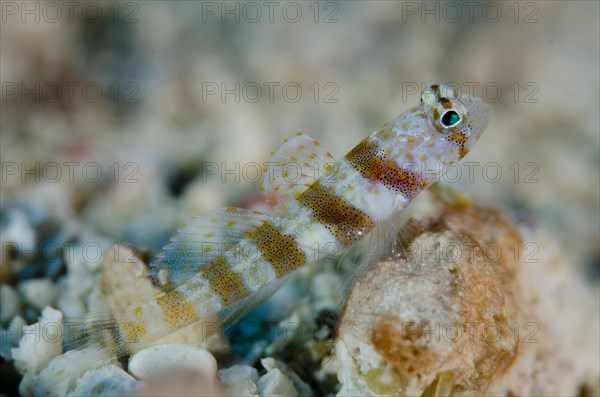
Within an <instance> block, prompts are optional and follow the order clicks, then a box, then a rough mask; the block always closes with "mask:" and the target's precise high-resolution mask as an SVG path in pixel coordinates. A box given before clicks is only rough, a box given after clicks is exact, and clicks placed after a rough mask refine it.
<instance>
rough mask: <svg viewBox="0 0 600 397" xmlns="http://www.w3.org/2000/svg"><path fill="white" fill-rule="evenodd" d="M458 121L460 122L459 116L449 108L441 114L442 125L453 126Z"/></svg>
mask: <svg viewBox="0 0 600 397" xmlns="http://www.w3.org/2000/svg"><path fill="white" fill-rule="evenodd" d="M458 123H460V116H459V115H458V113H456V112H455V111H454V110H449V111H447V112H446V113H444V115H443V116H442V125H443V126H444V127H454V126H455V125H456V124H458Z"/></svg>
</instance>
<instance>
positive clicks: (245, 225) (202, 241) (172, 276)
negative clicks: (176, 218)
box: [149, 207, 269, 288]
mask: <svg viewBox="0 0 600 397" xmlns="http://www.w3.org/2000/svg"><path fill="white" fill-rule="evenodd" d="M268 218H269V217H268V216H267V215H265V214H261V213H259V212H256V211H250V210H247V209H243V208H234V207H229V208H219V209H216V210H213V211H209V212H205V213H202V214H200V215H198V216H195V217H194V218H192V219H191V220H190V221H189V222H188V223H187V224H185V225H184V226H183V227H182V228H180V229H179V230H178V231H177V233H176V234H175V235H174V236H173V237H172V238H171V241H170V242H168V243H167V244H166V245H165V246H164V247H163V249H162V251H161V252H160V253H159V254H158V255H157V256H156V259H155V260H154V261H153V262H152V263H151V264H150V271H149V274H150V276H151V277H154V278H155V279H157V280H159V281H160V284H162V285H166V284H167V283H169V284H170V285H171V287H173V288H175V287H177V286H179V285H181V284H182V283H183V282H184V281H185V280H187V279H188V278H189V277H192V276H193V275H195V274H198V270H199V269H201V268H203V267H205V266H207V265H209V264H211V263H214V262H215V261H217V260H218V259H219V257H224V255H225V252H226V251H229V250H231V249H234V248H235V245H236V244H237V243H238V242H239V241H240V240H242V239H244V238H249V237H252V234H253V233H254V231H255V230H256V229H257V228H258V227H259V226H261V225H262V224H263V222H264V221H266V220H267V219H268Z"/></svg>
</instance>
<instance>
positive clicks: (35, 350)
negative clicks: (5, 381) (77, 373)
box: [11, 307, 63, 374]
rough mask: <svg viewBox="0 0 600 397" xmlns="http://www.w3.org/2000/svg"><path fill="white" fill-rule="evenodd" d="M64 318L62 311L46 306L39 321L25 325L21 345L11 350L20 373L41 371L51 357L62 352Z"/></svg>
mask: <svg viewBox="0 0 600 397" xmlns="http://www.w3.org/2000/svg"><path fill="white" fill-rule="evenodd" d="M62 318H63V315H62V313H61V312H60V311H58V310H55V309H53V308H51V307H46V308H45V309H44V310H43V311H42V316H41V318H40V321H39V322H38V323H35V324H31V325H28V326H26V327H25V329H24V330H23V336H22V337H21V341H20V342H19V347H17V348H13V349H12V350H11V353H12V357H13V359H14V360H15V368H16V369H17V371H19V373H21V374H25V373H29V372H31V373H39V371H40V370H41V369H42V368H43V367H44V366H45V365H46V364H47V363H48V361H50V359H52V358H53V357H55V356H58V355H59V354H61V353H62V332H61V330H62Z"/></svg>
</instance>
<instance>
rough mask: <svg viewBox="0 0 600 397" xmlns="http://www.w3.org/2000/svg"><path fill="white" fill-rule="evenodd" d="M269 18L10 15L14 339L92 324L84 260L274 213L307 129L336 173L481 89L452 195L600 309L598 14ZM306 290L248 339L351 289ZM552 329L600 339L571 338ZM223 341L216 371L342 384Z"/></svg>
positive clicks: (90, 264) (529, 6) (6, 286)
mask: <svg viewBox="0 0 600 397" xmlns="http://www.w3.org/2000/svg"><path fill="white" fill-rule="evenodd" d="M274 3H275V6H274V9H273V14H272V21H271V20H270V18H271V16H270V15H269V7H270V6H267V5H265V4H264V2H255V3H252V5H251V6H250V7H248V6H247V5H244V3H238V2H204V3H202V2H185V1H179V2H173V3H169V4H167V3H166V2H159V1H156V2H155V1H152V2H125V3H121V4H120V5H118V4H117V3H114V4H113V3H111V2H89V4H90V5H89V6H88V7H87V8H86V7H85V6H84V4H87V3H82V4H80V5H77V6H76V7H75V8H74V9H73V10H72V11H73V12H72V14H69V13H68V10H67V9H66V8H65V7H64V6H61V8H60V10H61V12H62V14H61V16H59V17H57V16H55V14H54V10H52V9H48V8H47V6H46V5H44V3H38V2H31V3H29V4H30V7H31V8H32V9H33V10H34V11H32V12H33V13H34V14H27V13H25V11H24V10H23V9H21V7H25V6H26V5H23V4H24V3H18V2H3V3H2V7H3V16H2V18H3V21H2V25H1V38H0V68H1V70H0V77H1V80H2V101H1V115H0V129H1V130H0V133H1V136H0V138H1V141H0V143H1V145H0V156H1V161H2V181H1V185H0V187H1V190H0V200H1V202H0V228H1V236H0V240H1V242H2V248H1V250H2V262H1V264H0V266H1V268H0V282H1V283H2V291H1V292H2V293H1V298H2V302H1V306H0V310H1V311H0V313H1V314H0V319H1V321H2V325H3V329H6V327H7V324H8V323H9V322H11V321H14V319H15V316H17V315H18V316H20V317H22V318H23V320H24V321H25V322H26V323H28V324H30V323H34V322H36V321H38V320H37V319H38V318H39V316H40V313H41V311H42V309H43V308H44V307H46V306H52V307H54V308H56V309H59V310H61V311H63V312H64V313H65V315H70V316H74V317H77V316H82V315H83V314H84V313H85V312H87V311H89V310H92V309H94V304H95V303H94V302H95V298H93V297H90V296H86V294H85V293H84V292H82V291H88V292H89V291H91V290H93V286H92V285H91V284H93V283H94V282H95V281H94V280H83V279H82V280H80V281H81V283H80V284H82V285H85V288H87V290H86V289H85V288H84V287H81V291H78V292H77V293H71V294H70V293H69V288H75V287H73V283H78V282H76V281H70V282H68V283H67V282H65V280H66V279H67V277H69V271H70V270H72V269H75V268H77V266H79V265H73V263H78V264H81V263H84V264H85V266H87V268H89V269H94V271H96V270H97V267H98V266H99V265H100V264H101V263H102V260H101V259H100V258H101V257H102V255H103V254H104V253H105V252H104V251H105V250H106V249H107V247H108V246H110V244H111V243H114V242H121V243H132V244H133V245H134V246H135V247H136V248H137V249H138V250H139V251H143V252H146V255H152V254H153V253H155V252H157V250H158V249H159V248H160V247H161V246H162V245H163V244H164V243H165V242H166V241H167V240H168V238H169V236H170V234H171V233H172V232H173V231H174V230H175V229H176V228H177V226H178V225H180V224H181V223H183V222H185V220H186V219H187V218H189V217H190V216H192V215H194V214H197V213H199V212H202V211H207V210H210V209H213V208H216V207H220V206H242V207H252V208H255V209H266V206H264V205H263V204H261V201H260V200H261V196H260V192H259V187H260V185H261V182H260V181H259V178H258V177H257V176H256V170H257V168H256V167H255V165H256V164H262V163H263V162H265V161H268V159H269V153H270V152H272V151H274V150H276V149H277V147H278V146H279V145H280V144H281V142H282V141H283V139H284V138H287V137H290V136H292V135H293V134H295V133H296V132H297V131H301V132H303V133H305V134H309V135H310V136H312V137H314V138H316V139H319V140H320V141H321V142H322V144H323V145H324V146H325V147H326V148H327V149H328V150H329V151H330V152H331V153H333V155H334V156H335V157H341V156H343V154H344V153H346V152H347V151H348V150H349V149H351V148H352V147H353V146H354V145H355V144H356V143H357V142H359V141H360V140H361V139H362V138H363V137H365V136H366V135H367V134H368V133H369V132H370V131H372V130H374V129H376V128H377V127H378V126H380V125H381V124H383V123H384V122H386V121H388V120H391V119H392V118H393V117H395V116H396V115H397V114H399V113H401V112H403V111H405V110H407V109H408V108H409V107H411V106H413V105H415V104H417V103H418V101H419V92H420V90H421V89H422V88H423V87H424V86H425V85H426V84H430V83H434V82H449V83H454V85H455V86H458V87H459V88H460V89H461V90H462V91H463V92H465V91H468V90H469V89H471V90H473V91H472V92H473V93H474V94H475V95H477V96H483V98H484V99H486V100H487V101H488V102H489V103H491V105H492V106H493V108H494V117H493V119H492V122H491V124H490V126H489V127H488V129H487V131H486V132H485V134H484V136H483V137H482V138H481V140H480V141H479V142H478V144H477V146H476V147H475V149H474V150H473V151H472V152H471V153H470V154H469V155H468V157H467V158H466V159H465V161H469V162H472V168H469V167H466V166H463V167H462V168H460V170H461V171H462V172H461V175H460V176H459V177H458V178H456V179H454V178H452V179H451V180H450V179H446V180H444V181H443V182H444V183H445V184H446V185H448V186H450V187H452V188H453V189H455V190H458V191H460V192H462V193H464V194H465V195H467V196H469V197H470V198H471V200H473V201H474V202H475V203H477V204H478V205H482V206H486V207H497V208H500V209H502V210H503V211H505V212H506V213H507V214H508V215H509V216H510V217H511V218H512V219H513V220H515V222H517V223H519V224H521V225H526V226H527V227H528V228H531V229H535V230H540V231H543V233H544V235H546V236H548V238H549V239H550V241H552V243H551V244H550V245H551V246H552V247H553V249H555V250H556V251H558V252H559V253H560V255H562V257H563V262H564V263H566V264H567V266H568V267H569V269H571V270H572V272H571V273H572V274H573V277H575V278H579V279H581V280H583V282H582V284H581V285H582V286H583V287H582V288H586V289H589V290H590V291H591V292H590V294H589V295H586V296H589V297H590V301H589V302H588V304H589V305H587V306H585V307H586V308H587V307H591V308H593V309H598V287H599V280H600V246H599V238H600V230H599V226H598V225H599V224H600V216H599V214H600V211H599V200H600V188H599V182H598V181H599V180H600V167H599V165H600V154H599V153H600V150H599V149H600V143H599V140H600V126H599V123H600V121H599V120H600V119H599V117H600V116H599V114H600V113H599V112H598V109H599V108H600V99H599V97H600V96H599V90H600V88H599V84H600V82H599V75H598V70H599V68H600V64H599V45H600V44H599V40H600V39H599V33H600V31H599V29H600V27H599V21H600V14H599V13H600V5H599V3H598V2H594V1H590V2H588V1H541V2H519V3H510V2H493V3H492V4H493V5H492V6H485V4H486V3H484V2H481V3H480V2H475V3H476V5H475V8H474V11H473V20H470V16H469V12H468V8H467V5H465V4H463V3H452V4H453V5H452V6H451V7H454V9H452V8H447V5H446V3H439V2H430V3H427V5H426V6H425V5H424V4H423V3H421V2H391V1H389V2H388V1H382V2H377V1H375V2H370V1H356V2H323V3H318V4H317V3H312V2H298V3H292V4H293V5H292V6H290V3H286V2H283V3H280V2H274ZM7 4H8V5H7ZM315 4H316V6H315ZM7 7H9V8H7ZM10 7H13V8H10ZM35 7H38V8H35ZM290 7H292V8H290ZM424 7H431V9H433V10H436V9H437V10H438V12H437V13H436V11H433V12H434V13H433V14H428V13H427V12H426V9H425V8H424ZM436 7H437V8H436ZM228 9H232V10H234V11H233V13H232V14H228V13H227V12H225V11H226V10H228ZM236 9H238V10H239V12H236V11H235V10H236ZM284 9H285V10H286V11H285V12H283V11H282V10H284ZM456 9H458V10H459V11H460V13H461V16H460V17H458V16H457V15H456V14H455V10H456ZM484 9H485V10H486V12H485V13H484V11H483V10H484ZM84 10H85V11H84ZM97 10H101V13H102V16H98V17H95V15H96V14H94V12H96V11H97ZM256 10H260V12H261V14H260V16H259V15H258V14H256V13H255V12H256ZM297 10H300V12H301V14H297V15H298V16H297V17H296V16H295V15H296V11H297ZM316 10H318V15H317V13H316ZM497 10H500V14H495V12H496V11H497ZM517 11H518V12H517ZM415 12H416V14H414V13H415ZM35 13H38V15H36V14H35ZM222 18H224V19H225V20H224V21H223V20H222ZM236 18H239V21H236ZM294 19H298V21H297V22H291V21H293V20H294ZM315 19H316V21H315ZM436 19H437V20H436ZM236 84H239V88H236V87H238V86H237V85H236ZM71 87H72V91H70V90H71ZM256 87H260V88H261V92H260V95H257V90H256ZM269 87H273V91H272V92H270V90H269ZM284 87H285V90H284ZM298 87H300V90H301V93H300V94H296V92H297V88H298ZM98 88H100V90H99V91H98ZM215 89H216V90H218V91H217V92H216V93H214V94H213V92H212V91H211V90H215ZM223 89H226V90H230V91H229V93H223V91H222V90H223ZM296 97H297V98H296ZM30 170H33V171H30ZM231 170H233V171H231ZM470 170H471V171H472V172H470ZM497 172H500V174H498V173H497ZM77 247H85V248H86V250H83V251H82V250H81V249H79V248H77ZM96 248H98V249H99V253H96V251H94V250H95V249H96ZM542 254H543V253H542ZM542 257H543V255H542ZM86 263H87V264H86ZM68 269H69V270H68ZM88 273H89V272H88ZM88 273H85V272H82V273H81V274H88ZM92 273H93V272H92ZM316 273H318V272H316ZM333 273H335V271H334V272H333ZM70 277H72V278H73V277H74V276H72V275H71V276H70ZM313 277H314V275H311V274H310V273H309V274H307V275H306V276H303V277H300V278H299V280H297V281H296V282H292V283H290V284H289V285H288V286H286V287H284V290H283V291H282V292H281V293H280V294H279V295H276V296H275V297H273V299H271V300H270V301H269V302H268V303H267V305H266V306H264V307H263V308H262V309H259V310H258V311H257V312H255V313H253V314H251V315H250V317H249V320H248V319H247V320H246V321H255V322H258V323H261V322H263V323H267V322H268V323H277V322H279V321H281V320H283V319H286V318H289V317H290V316H292V315H293V314H291V313H296V316H299V317H298V318H302V316H300V315H299V314H298V310H297V305H296V312H294V307H295V305H294V302H300V303H299V305H300V304H301V305H303V307H305V310H307V311H308V312H309V313H312V317H311V316H310V315H308V317H307V318H312V319H313V320H311V321H315V320H314V318H315V317H316V313H317V312H320V311H321V310H322V309H323V308H322V307H318V302H319V300H318V299H312V300H310V299H309V300H306V296H308V295H309V293H310V291H313V292H314V290H315V289H317V290H323V289H324V290H327V289H328V288H329V289H331V290H333V289H335V288H338V287H339V286H338V284H339V282H340V279H339V278H337V277H330V278H327V277H322V278H321V279H319V281H318V282H317V284H318V285H317V287H315V286H314V279H313ZM328 280H329V281H328ZM331 280H333V281H331ZM540 280H543V275H540ZM311 282H312V283H313V284H311ZM541 283H542V284H543V281H542V282H541ZM311 285H312V287H311ZM311 288H312V290H311ZM321 292H322V291H321ZM565 296H569V294H568V293H567V294H565ZM303 299H304V300H303ZM307 302H308V303H307ZM330 306H331V307H329V308H332V309H335V307H336V306H335V303H331V305H330ZM579 309H580V310H584V308H582V307H579ZM573 310H575V311H576V310H578V307H574V308H573ZM585 310H587V309H585ZM334 311H335V310H334ZM590 313H591V314H590V317H589V321H597V315H595V314H593V313H594V310H591V311H590ZM323 316H324V317H323ZM586 316H587V314H585V313H584V314H583V317H584V318H585V317H586ZM298 321H301V320H298ZM319 321H321V323H319V324H320V326H322V325H323V324H327V316H326V315H324V314H322V316H321V317H320V320H319ZM332 321H333V320H332ZM557 321H558V320H557ZM583 327H584V330H585V329H586V328H585V324H584V326H583ZM325 328H326V327H325ZM589 329H590V330H596V331H597V328H594V327H590V328H589ZM562 330H563V332H565V333H577V332H581V335H582V337H583V338H591V339H592V340H596V341H597V340H598V338H600V336H599V335H598V334H597V333H596V331H594V332H592V334H591V335H590V334H589V333H586V332H584V331H583V330H582V329H581V327H580V326H577V327H575V326H574V325H573V324H569V323H568V322H567V323H565V324H563V325H562ZM5 335H6V333H5V334H4V336H5ZM238 335H239V333H238ZM230 337H231V338H230V348H231V351H230V352H229V353H228V354H227V357H228V358H227V361H226V362H223V363H219V368H226V367H230V366H231V365H233V364H235V363H238V364H245V365H249V366H254V367H256V368H257V369H258V371H259V372H258V373H259V374H260V375H261V376H263V374H264V373H265V367H264V365H265V364H264V363H263V365H261V364H260V360H259V359H260V358H264V357H270V356H273V357H275V358H277V359H278V360H281V361H283V362H287V363H288V364H289V363H292V362H293V365H292V367H295V368H296V372H297V374H298V375H299V376H300V378H302V379H303V380H304V381H305V382H306V383H307V384H309V387H311V388H312V389H313V390H312V392H313V393H314V394H315V395H320V394H322V393H329V394H334V393H336V390H338V389H337V388H338V387H339V385H336V382H337V380H336V378H335V375H331V374H329V375H323V376H321V377H320V378H319V379H321V380H320V381H319V382H317V381H314V379H316V377H315V376H313V375H311V374H310V372H311V371H313V372H316V371H317V368H313V367H310V366H306V367H305V368H303V369H302V370H300V369H297V368H298V362H297V361H298V360H297V357H294V354H295V353H294V349H295V347H294V346H293V344H290V345H288V346H286V347H285V348H284V349H280V348H276V347H275V348H273V346H272V344H273V340H269V338H268V337H265V338H262V337H259V338H256V339H257V340H251V342H250V343H249V342H248V340H247V338H246V339H244V338H236V332H235V328H234V329H233V330H232V331H230ZM3 338H4V337H3ZM2 343H3V347H2V354H3V355H5V352H6V351H9V350H10V347H7V344H8V343H9V340H8V339H5V338H4V339H3V341H2ZM10 343H15V341H14V340H11V341H10ZM270 344H271V347H270V348H271V350H269V345H270ZM592 345H594V344H593V343H592ZM596 345H597V343H596ZM598 354H599V353H598V351H595V352H594V351H590V352H589V355H590V356H588V357H572V359H573V360H574V361H592V360H594V359H595V360H596V361H598V359H599V356H598ZM266 365H267V366H268V365H269V364H266ZM300 367H301V365H300ZM20 378H21V376H20V375H19V374H18V373H17V372H16V371H15V369H14V367H13V363H12V361H11V359H10V358H4V359H2V361H1V362H0V379H1V382H0V383H1V386H0V393H4V394H8V395H12V394H16V393H17V392H18V391H17V387H18V382H19V380H20ZM250 378H252V377H251V376H250ZM309 379H311V380H312V381H308V380H309ZM597 379H598V378H597V377H596V380H597ZM311 382H312V383H311ZM288 383H289V382H288ZM264 384H265V382H263V383H262V386H263V388H264ZM298 387H299V386H298V383H296V388H298ZM594 387H595V389H594ZM300 388H301V387H300ZM584 389H585V388H584ZM263 390H264V389H263ZM585 390H588V389H585ZM591 390H598V386H592V388H591ZM296 391H298V390H296ZM298 392H299V393H300V394H303V392H302V391H298ZM582 393H583V392H582ZM584 394H585V393H584Z"/></svg>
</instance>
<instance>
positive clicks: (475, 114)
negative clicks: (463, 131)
mask: <svg viewBox="0 0 600 397" xmlns="http://www.w3.org/2000/svg"><path fill="white" fill-rule="evenodd" d="M460 102H461V103H462V104H463V105H464V107H465V108H466V110H467V118H468V125H469V127H470V130H471V131H470V133H469V138H468V140H467V148H469V149H471V148H472V147H473V145H475V142H476V141H477V140H478V139H479V137H480V136H481V134H483V131H485V129H486V128H487V126H488V124H489V123H490V120H491V119H492V113H493V111H492V107H491V106H490V105H488V104H487V103H485V102H484V101H483V100H482V99H481V98H478V97H473V96H471V95H463V96H461V98H460Z"/></svg>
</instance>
